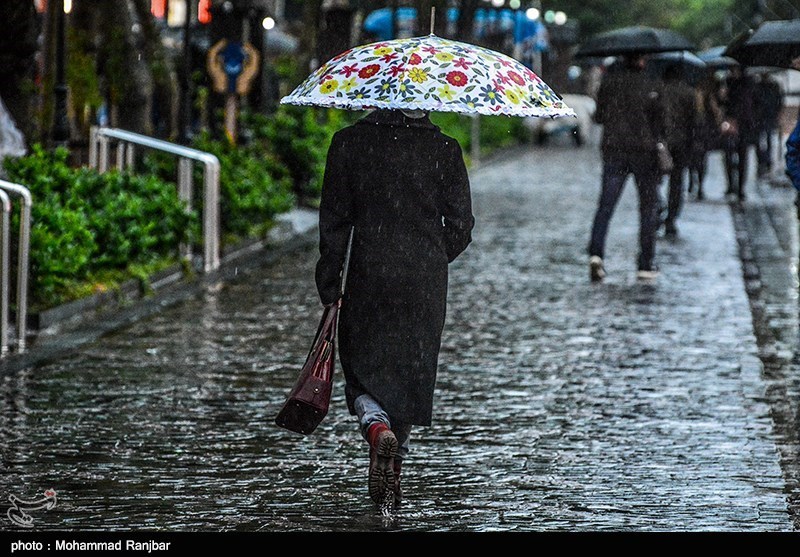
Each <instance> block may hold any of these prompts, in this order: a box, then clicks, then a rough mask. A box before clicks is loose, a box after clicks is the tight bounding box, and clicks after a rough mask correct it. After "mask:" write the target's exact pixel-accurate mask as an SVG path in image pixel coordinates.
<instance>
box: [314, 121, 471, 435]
mask: <svg viewBox="0 0 800 557" xmlns="http://www.w3.org/2000/svg"><path fill="white" fill-rule="evenodd" d="M319 219H320V245H319V249H320V258H319V261H318V262H317V269H316V282H317V289H318V291H319V295H320V299H321V301H322V303H323V304H329V303H332V302H334V301H335V300H336V299H337V297H338V284H339V275H340V270H341V268H342V263H343V261H344V255H345V252H346V247H347V240H348V237H349V234H350V227H351V226H354V227H355V232H354V235H353V249H352V255H351V259H350V269H349V274H348V277H347V283H346V292H345V296H344V299H343V303H342V309H341V312H340V317H339V360H340V361H341V364H342V368H343V371H344V375H345V379H346V387H345V395H346V398H347V404H348V408H349V410H350V412H351V413H354V408H353V401H354V400H355V398H356V397H358V396H359V395H361V394H364V393H368V394H370V395H371V396H372V397H373V398H374V399H375V400H377V401H378V402H379V403H380V404H381V405H382V407H383V408H384V410H385V411H386V412H387V413H388V414H389V415H390V416H391V417H393V418H395V419H396V420H399V421H402V422H405V423H409V424H417V425H430V422H431V416H432V411H433V390H434V385H435V382H436V369H437V364H438V357H439V348H440V345H441V335H442V329H443V327H444V321H445V309H446V299H447V275H448V263H450V262H451V261H453V260H454V259H455V258H456V257H457V256H458V255H459V254H460V253H461V252H462V251H464V249H466V247H467V245H468V244H469V243H470V241H471V240H472V236H471V231H472V227H473V225H474V222H475V221H474V218H473V216H472V203H471V197H470V188H469V178H468V176H467V170H466V167H465V165H464V159H463V157H462V153H461V148H460V146H459V145H458V142H456V141H455V140H454V139H452V138H450V137H447V136H445V135H444V134H442V133H441V132H440V131H439V128H438V127H436V126H435V125H433V124H432V123H431V122H430V120H429V119H428V118H427V117H425V118H421V119H412V118H408V117H406V116H404V115H403V114H402V113H401V112H397V111H383V110H380V111H375V112H373V113H372V114H369V115H368V116H366V117H365V118H362V119H361V120H360V121H358V122H357V123H356V124H354V125H352V126H350V127H348V128H345V129H343V130H340V131H339V132H337V133H336V135H335V136H334V137H333V141H332V143H331V146H330V150H329V151H328V159H327V165H326V168H325V178H324V181H323V185H322V201H321V205H320V214H319Z"/></svg>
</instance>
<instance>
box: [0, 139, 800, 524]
mask: <svg viewBox="0 0 800 557" xmlns="http://www.w3.org/2000/svg"><path fill="white" fill-rule="evenodd" d="M599 175H600V159H599V155H598V152H597V150H596V148H595V147H591V146H589V147H584V148H582V149H576V148H573V147H568V146H566V144H565V145H553V146H551V147H548V148H538V149H529V150H523V151H518V152H515V153H513V154H510V155H508V156H507V157H506V158H504V159H502V160H496V161H494V162H493V163H492V164H488V165H485V166H483V167H481V168H478V169H476V170H474V171H473V172H472V173H471V177H472V181H473V190H474V198H473V200H474V209H475V213H476V216H477V225H476V229H475V234H474V236H475V240H474V243H473V244H472V245H471V246H470V247H469V248H468V250H467V252H465V253H464V254H463V255H462V256H461V257H460V258H459V259H458V260H457V261H456V262H455V263H454V265H453V266H452V268H451V269H452V270H451V283H450V291H449V297H450V298H449V309H448V319H447V325H446V328H445V335H444V339H443V349H442V353H441V357H440V362H441V366H440V375H439V380H438V383H437V389H438V390H437V398H436V410H435V417H434V425H433V427H430V428H419V429H417V430H416V431H415V434H414V440H413V444H412V455H411V457H410V460H409V461H408V463H407V465H406V468H405V471H404V480H403V482H404V490H405V493H406V497H407V501H408V503H407V504H406V505H405V506H404V507H403V508H402V509H401V510H400V511H399V513H398V514H397V515H396V516H395V517H393V518H392V519H385V518H382V517H380V516H378V515H377V514H376V513H375V511H374V510H373V508H372V506H371V503H370V501H369V499H368V496H367V492H366V481H365V480H366V465H367V456H366V447H365V445H364V443H363V441H361V440H360V439H359V437H358V435H357V432H356V428H355V424H354V422H353V419H352V417H350V416H348V415H347V412H346V409H345V407H344V401H343V393H342V391H343V389H342V383H341V374H339V375H337V384H336V389H335V392H334V399H333V402H332V409H331V412H330V413H329V415H328V417H327V418H326V420H325V421H324V422H323V424H322V425H321V426H320V428H319V429H318V430H317V431H316V432H315V433H314V434H313V435H311V436H309V437H300V436H296V435H294V434H290V433H288V432H286V431H283V430H280V429H279V428H277V427H276V426H274V425H273V418H274V415H275V413H276V412H277V410H278V409H279V407H280V405H281V404H282V402H283V400H284V397H285V395H286V393H287V391H288V389H289V387H290V386H291V384H292V382H293V380H294V378H295V377H296V373H297V370H298V369H299V367H300V365H301V364H302V361H303V359H304V357H305V352H306V350H307V348H308V344H309V343H310V340H311V338H310V335H311V334H313V331H314V329H315V327H316V321H317V319H318V316H319V312H320V307H319V305H318V301H317V299H316V294H315V290H314V286H313V265H314V261H315V257H316V254H315V251H314V250H313V249H312V250H307V251H305V252H301V253H298V254H296V255H293V256H291V257H286V258H284V259H282V260H280V261H279V262H278V263H276V264H274V265H272V266H270V267H268V268H264V269H261V270H259V271H257V272H248V273H242V274H241V276H240V278H239V280H237V281H235V282H234V283H231V284H228V285H226V286H221V287H219V288H215V289H211V290H209V291H208V292H206V293H205V294H204V295H203V296H202V297H200V298H198V299H196V300H192V301H190V302H187V303H184V304H181V305H180V306H176V307H173V308H167V309H165V310H164V311H163V312H161V313H159V314H158V315H156V316H155V317H152V318H149V319H146V320H143V321H141V322H139V323H136V324H135V325H133V326H131V327H129V328H127V329H125V330H121V331H119V332H117V333H115V334H112V335H108V336H106V337H105V338H103V339H101V340H100V341H98V342H96V343H93V344H90V345H86V346H84V347H82V348H80V349H79V350H77V351H76V353H74V354H73V355H71V356H69V357H67V358H63V359H61V360H60V361H56V362H51V363H49V364H45V365H40V366H37V367H35V368H32V369H28V370H25V371H23V372H20V373H17V374H14V375H12V376H10V377H6V378H4V379H3V383H2V386H1V387H0V388H1V390H0V392H2V395H3V396H2V397H0V431H2V437H1V438H0V450H2V465H3V474H2V475H0V495H2V497H0V498H1V499H3V500H5V499H6V498H7V497H8V495H10V494H14V495H17V496H19V497H23V498H30V499H33V498H36V495H37V494H40V493H41V492H43V491H44V490H45V489H47V488H53V489H55V490H56V491H57V493H58V505H57V507H56V508H54V509H51V510H49V511H45V510H39V511H36V512H35V513H33V514H34V520H35V527H36V528H39V529H108V528H113V529H143V528H144V529H159V530H227V529H238V530H265V531H290V530H297V531H300V530H302V531H314V530H317V531H361V530H372V529H384V528H385V529H394V530H426V531H435V530H449V531H487V530H501V531H506V530H523V531H534V530H535V531H543V530H578V531H582V530H626V531H627V530H692V531H697V530H760V531H766V530H770V531H772V530H792V529H793V525H792V521H791V515H790V512H789V505H788V503H787V485H788V483H787V478H786V477H785V475H784V472H782V468H781V466H780V463H781V459H782V453H781V450H780V446H781V445H782V444H784V438H783V437H782V435H781V433H780V432H778V433H776V428H775V427H774V425H773V416H772V410H771V404H770V400H769V398H768V396H767V390H768V387H769V381H768V380H766V379H765V378H764V376H763V375H762V366H761V360H760V359H759V349H758V344H757V339H756V336H755V334H754V329H753V320H752V317H751V313H750V307H749V301H748V296H747V294H746V292H745V287H744V281H743V275H742V266H741V262H740V259H739V254H738V249H739V248H738V245H737V238H736V235H735V233H734V224H733V221H732V217H731V211H730V209H729V207H728V205H727V204H726V203H725V202H724V201H723V200H722V185H721V178H720V174H719V172H717V171H715V169H714V168H712V175H711V176H710V178H709V183H708V195H709V199H710V200H709V201H706V202H703V203H697V202H690V203H688V204H687V206H686V208H685V212H684V215H683V217H682V219H681V221H680V223H679V225H680V230H681V236H680V238H679V239H678V240H676V241H674V242H667V241H665V240H659V244H658V255H657V258H658V263H659V264H660V266H661V269H662V274H661V276H660V277H659V279H658V280H657V281H656V282H655V283H653V284H645V283H637V282H636V281H635V277H634V274H635V254H636V249H637V246H636V234H637V221H636V219H637V209H636V195H635V189H634V188H633V187H631V186H630V185H629V186H628V188H626V191H625V193H624V194H623V198H622V199H621V202H620V206H619V207H618V211H617V214H616V215H615V217H614V220H613V221H612V223H611V233H610V235H609V239H608V252H607V269H608V271H609V276H608V278H607V280H606V281H605V282H604V283H602V284H592V283H590V282H589V280H588V268H587V256H586V254H585V246H586V243H587V241H588V235H589V227H590V221H591V218H592V215H593V211H594V206H595V202H596V198H597V195H598V190H599V186H598V181H599ZM0 519H2V520H5V516H4V514H3V515H0ZM3 526H4V527H6V526H8V523H4V524H3Z"/></svg>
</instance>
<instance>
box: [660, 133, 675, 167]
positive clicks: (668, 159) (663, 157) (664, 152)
mask: <svg viewBox="0 0 800 557" xmlns="http://www.w3.org/2000/svg"><path fill="white" fill-rule="evenodd" d="M656 154H657V156H658V169H659V170H660V171H661V172H662V173H663V174H669V173H670V172H672V169H673V167H674V166H675V162H674V161H673V160H672V154H671V153H670V152H669V149H668V148H667V144H666V143H663V142H661V141H659V142H658V143H656Z"/></svg>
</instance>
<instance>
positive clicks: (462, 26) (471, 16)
mask: <svg viewBox="0 0 800 557" xmlns="http://www.w3.org/2000/svg"><path fill="white" fill-rule="evenodd" d="M480 3H481V1H480V0H461V6H460V9H459V12H458V22H457V27H456V38H457V39H458V40H459V41H462V42H466V43H472V42H474V37H473V27H474V25H475V12H476V11H477V9H478V5H479V4H480Z"/></svg>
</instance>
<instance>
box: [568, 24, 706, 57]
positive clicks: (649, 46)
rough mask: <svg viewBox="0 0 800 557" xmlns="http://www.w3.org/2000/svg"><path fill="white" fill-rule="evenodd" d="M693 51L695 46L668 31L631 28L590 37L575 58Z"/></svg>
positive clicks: (641, 27)
mask: <svg viewBox="0 0 800 557" xmlns="http://www.w3.org/2000/svg"><path fill="white" fill-rule="evenodd" d="M694 49H695V46H694V45H693V44H692V43H691V42H689V41H688V40H687V39H686V38H685V37H683V36H682V35H679V34H678V33H676V32H674V31H670V30H669V29H656V28H653V27H644V26H633V27H622V28H620V29H615V30H613V31H607V32H605V33H600V34H599V35H595V36H594V37H591V38H590V39H589V40H587V41H586V42H585V43H583V44H582V45H581V47H580V48H579V49H578V52H577V53H576V54H575V56H580V57H585V56H620V55H625V54H650V53H654V52H669V51H673V50H694Z"/></svg>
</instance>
